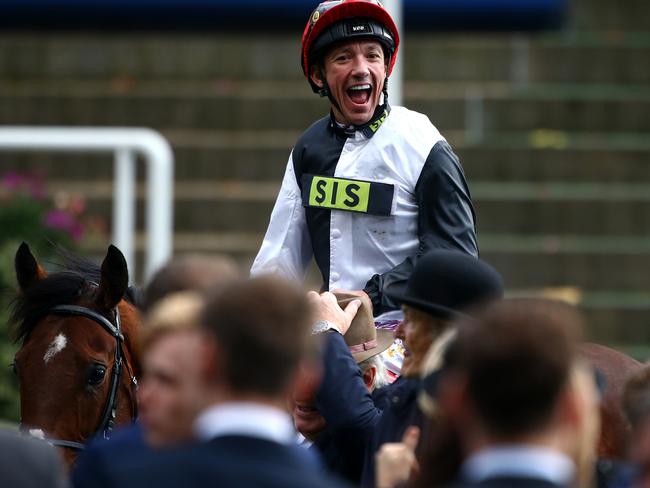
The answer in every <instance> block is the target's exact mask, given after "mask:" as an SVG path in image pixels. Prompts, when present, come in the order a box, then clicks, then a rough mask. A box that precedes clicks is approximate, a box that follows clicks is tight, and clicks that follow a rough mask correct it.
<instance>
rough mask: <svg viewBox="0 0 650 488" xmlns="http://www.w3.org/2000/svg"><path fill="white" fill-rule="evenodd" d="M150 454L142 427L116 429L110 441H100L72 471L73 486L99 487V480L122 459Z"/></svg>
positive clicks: (96, 440) (95, 441)
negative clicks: (97, 484)
mask: <svg viewBox="0 0 650 488" xmlns="http://www.w3.org/2000/svg"><path fill="white" fill-rule="evenodd" d="M148 450H149V447H148V446H147V445H146V443H145V440H144V433H143V432H142V426H141V425H140V424H138V423H134V424H129V425H128V426H123V427H118V428H116V429H115V430H114V431H113V434H112V435H111V438H110V439H109V440H106V439H104V438H102V437H101V436H99V437H96V438H94V439H92V440H91V441H90V442H89V443H88V444H87V445H86V449H84V450H83V451H82V452H81V454H79V457H78V458H77V462H76V463H75V466H74V468H73V470H72V479H71V481H72V486H73V487H75V488H81V487H84V486H95V484H96V480H97V479H98V478H101V477H102V476H104V473H106V472H108V471H110V470H111V469H112V468H113V466H115V464H117V463H120V462H121V461H122V459H124V458H125V457H131V456H139V455H142V453H144V452H147V451H148Z"/></svg>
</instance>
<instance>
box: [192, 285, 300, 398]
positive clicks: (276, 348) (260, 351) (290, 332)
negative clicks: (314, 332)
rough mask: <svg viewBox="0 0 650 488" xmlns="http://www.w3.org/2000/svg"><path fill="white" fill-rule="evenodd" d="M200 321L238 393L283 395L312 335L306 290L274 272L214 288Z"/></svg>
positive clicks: (229, 382) (227, 376) (229, 383)
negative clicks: (298, 287) (213, 343)
mask: <svg viewBox="0 0 650 488" xmlns="http://www.w3.org/2000/svg"><path fill="white" fill-rule="evenodd" d="M202 324H203V326H204V328H205V329H207V330H208V331H209V332H210V333H211V334H213V336H214V338H215V339H216V341H217V343H218V345H219V353H220V354H222V356H221V357H220V364H222V365H223V368H224V370H223V371H222V373H223V375H224V378H225V381H226V383H227V384H228V387H229V388H230V389H232V390H233V391H235V392H238V393H254V394H262V395H268V396H275V395H278V394H280V393H283V392H284V389H285V388H286V387H287V385H288V382H289V380H290V379H291V376H292V375H293V373H294V372H295V370H296V368H297V366H298V363H299V361H300V360H301V359H302V358H303V356H304V355H305V353H306V351H307V347H308V345H309V341H310V338H311V332H310V327H309V326H310V314H309V305H308V301H307V297H306V295H305V293H304V292H303V291H301V290H299V289H297V288H295V287H294V286H293V285H291V284H289V283H288V282H286V281H285V280H283V279H281V278H278V277H274V276H263V277H259V278H252V279H250V280H245V281H241V282H239V283H236V284H234V285H232V286H230V287H228V288H226V289H221V290H218V291H217V292H216V293H215V294H213V295H212V296H211V297H209V298H208V300H207V303H206V305H205V308H204V311H203V316H202Z"/></svg>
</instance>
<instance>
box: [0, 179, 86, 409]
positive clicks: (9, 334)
mask: <svg viewBox="0 0 650 488" xmlns="http://www.w3.org/2000/svg"><path fill="white" fill-rule="evenodd" d="M59 200H60V202H59V204H56V202H55V203H54V204H53V203H52V202H51V201H49V200H47V199H46V198H45V194H44V191H43V185H42V181H41V180H40V178H38V177H37V176H34V175H29V174H22V173H16V172H10V173H5V174H4V175H0V420H2V419H4V420H8V421H18V419H19V416H20V404H19V397H18V382H17V380H16V378H15V375H14V374H13V371H12V369H11V367H10V365H11V363H12V362H13V358H14V355H15V354H16V351H17V349H18V345H17V344H15V343H14V341H13V331H12V330H10V325H9V323H8V322H9V321H8V319H9V314H10V305H11V300H12V299H13V297H14V296H15V294H16V291H17V285H16V278H15V272H14V256H15V253H16V250H17V249H18V246H19V245H20V243H21V242H22V241H25V242H27V243H28V244H29V246H30V248H31V249H32V251H33V252H34V254H35V255H36V256H37V257H38V259H39V261H40V262H41V263H45V262H48V261H50V260H51V257H52V252H53V247H52V245H51V244H50V243H57V244H61V245H63V246H65V247H67V248H68V249H70V248H74V246H75V243H76V242H77V241H78V240H79V239H80V238H81V236H82V234H83V230H84V229H83V225H82V223H81V218H80V217H81V213H82V212H83V202H82V201H81V200H80V199H71V198H69V197H66V198H60V199H59Z"/></svg>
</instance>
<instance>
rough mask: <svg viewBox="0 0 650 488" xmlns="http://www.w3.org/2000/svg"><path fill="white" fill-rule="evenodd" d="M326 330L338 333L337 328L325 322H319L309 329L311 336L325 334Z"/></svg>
mask: <svg viewBox="0 0 650 488" xmlns="http://www.w3.org/2000/svg"><path fill="white" fill-rule="evenodd" d="M328 330H335V331H336V332H339V328H338V327H337V326H336V325H334V324H333V323H332V322H328V321H327V320H319V321H318V322H316V323H315V324H314V325H312V327H311V333H312V334H321V333H322V332H327V331H328Z"/></svg>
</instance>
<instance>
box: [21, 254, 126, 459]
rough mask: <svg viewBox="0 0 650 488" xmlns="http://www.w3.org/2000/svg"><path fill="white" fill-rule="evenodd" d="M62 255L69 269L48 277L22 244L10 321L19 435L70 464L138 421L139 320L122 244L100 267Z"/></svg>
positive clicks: (107, 256)
mask: <svg viewBox="0 0 650 488" xmlns="http://www.w3.org/2000/svg"><path fill="white" fill-rule="evenodd" d="M64 257H65V258H66V261H67V263H66V264H67V265H68V270H66V271H61V272H57V273H52V274H50V275H48V274H47V273H46V272H45V270H44V269H43V267H42V266H41V265H40V264H39V263H38V262H37V261H36V259H35V258H34V256H33V255H32V253H31V251H30V249H29V247H28V246H27V244H25V243H23V244H21V246H20V247H19V249H18V251H17V253H16V258H15V267H16V277H17V279H18V285H19V294H18V296H17V297H16V300H15V302H14V309H13V314H12V322H13V323H14V325H15V326H17V334H16V340H19V341H21V347H20V350H19V351H18V353H17V354H16V358H15V362H14V367H15V371H16V374H17V375H18V378H19V381H20V413H21V430H22V431H23V432H25V433H29V434H31V435H33V436H36V437H41V438H44V439H47V440H48V441H49V442H51V443H52V444H54V445H57V446H59V447H61V449H62V450H63V455H64V459H65V460H66V462H67V463H68V465H69V466H70V465H72V463H73V462H74V460H75V458H76V455H77V452H78V450H79V449H82V448H83V443H84V442H85V441H86V440H87V439H89V438H90V437H92V436H93V435H95V434H100V435H103V436H104V437H109V436H110V432H111V429H112V428H113V425H117V424H122V423H127V422H129V421H130V420H132V419H134V418H135V417H136V414H137V405H136V397H135V393H136V391H135V390H136V381H135V378H136V376H137V375H138V374H139V365H138V364H137V362H136V354H135V349H134V347H135V339H136V334H137V327H138V323H139V316H138V312H137V310H136V308H135V306H134V305H133V303H131V302H129V301H127V300H125V299H124V297H125V294H126V292H127V288H128V271H127V266H126V261H125V260H124V256H123V255H122V253H121V252H120V251H119V250H118V249H117V248H116V247H114V246H110V247H109V248H108V252H107V254H106V257H105V259H104V261H103V263H102V265H101V269H99V268H98V267H97V266H95V265H93V264H92V263H89V262H87V261H85V260H82V259H80V258H76V257H74V256H71V255H69V254H65V255H64Z"/></svg>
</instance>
